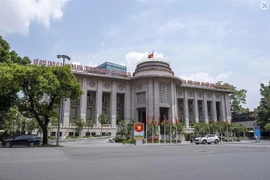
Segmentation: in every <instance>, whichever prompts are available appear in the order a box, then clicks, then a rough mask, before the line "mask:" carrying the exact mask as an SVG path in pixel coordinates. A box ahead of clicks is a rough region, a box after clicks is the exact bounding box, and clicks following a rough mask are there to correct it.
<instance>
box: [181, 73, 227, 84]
mask: <svg viewBox="0 0 270 180" xmlns="http://www.w3.org/2000/svg"><path fill="white" fill-rule="evenodd" d="M231 74H232V72H231V71H229V72H228V73H225V74H219V75H217V76H211V75H210V74H209V73H208V72H198V73H193V74H190V75H180V78H182V79H185V80H193V81H200V82H210V83H216V82H218V81H224V82H227V81H228V79H229V77H230V75H231Z"/></svg>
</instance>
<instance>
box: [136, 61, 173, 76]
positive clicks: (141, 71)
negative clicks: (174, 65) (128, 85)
mask: <svg viewBox="0 0 270 180" xmlns="http://www.w3.org/2000/svg"><path fill="white" fill-rule="evenodd" d="M139 76H174V72H173V71H172V69H171V67H170V64H169V63H168V62H166V61H165V60H145V61H141V62H139V63H138V64H137V67H136V70H135V72H134V73H133V77H139Z"/></svg>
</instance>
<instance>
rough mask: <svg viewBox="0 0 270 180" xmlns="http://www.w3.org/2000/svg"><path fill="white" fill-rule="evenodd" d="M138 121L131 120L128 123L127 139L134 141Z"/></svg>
mask: <svg viewBox="0 0 270 180" xmlns="http://www.w3.org/2000/svg"><path fill="white" fill-rule="evenodd" d="M135 123H136V121H134V120H131V121H129V122H128V123H127V131H126V137H127V138H128V139H134V124H135Z"/></svg>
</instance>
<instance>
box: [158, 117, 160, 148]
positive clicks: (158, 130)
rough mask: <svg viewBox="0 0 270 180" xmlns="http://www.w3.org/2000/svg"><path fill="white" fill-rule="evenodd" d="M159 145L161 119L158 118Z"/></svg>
mask: <svg viewBox="0 0 270 180" xmlns="http://www.w3.org/2000/svg"><path fill="white" fill-rule="evenodd" d="M158 143H159V144H160V117H158Z"/></svg>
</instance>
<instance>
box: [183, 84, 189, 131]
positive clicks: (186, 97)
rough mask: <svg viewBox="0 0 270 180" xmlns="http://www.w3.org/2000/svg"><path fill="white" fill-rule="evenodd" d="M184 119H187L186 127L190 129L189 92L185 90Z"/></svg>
mask: <svg viewBox="0 0 270 180" xmlns="http://www.w3.org/2000/svg"><path fill="white" fill-rule="evenodd" d="M184 118H185V126H186V128H189V112H188V91H187V89H185V93H184Z"/></svg>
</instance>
